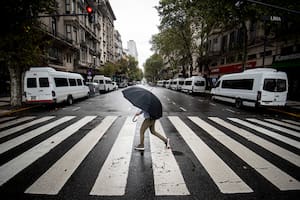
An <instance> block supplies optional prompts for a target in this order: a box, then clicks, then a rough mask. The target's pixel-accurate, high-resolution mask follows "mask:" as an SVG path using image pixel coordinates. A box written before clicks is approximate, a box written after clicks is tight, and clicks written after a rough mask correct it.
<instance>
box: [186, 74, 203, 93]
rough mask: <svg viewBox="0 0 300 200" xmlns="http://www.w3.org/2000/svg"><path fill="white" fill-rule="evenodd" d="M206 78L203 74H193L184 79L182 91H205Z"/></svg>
mask: <svg viewBox="0 0 300 200" xmlns="http://www.w3.org/2000/svg"><path fill="white" fill-rule="evenodd" d="M205 87H206V80H205V78H203V77H202V76H192V77H190V78H186V79H185V80H184V84H183V85H182V87H181V91H183V92H187V93H204V92H205Z"/></svg>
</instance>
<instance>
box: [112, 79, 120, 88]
mask: <svg viewBox="0 0 300 200" xmlns="http://www.w3.org/2000/svg"><path fill="white" fill-rule="evenodd" d="M112 84H113V90H117V89H118V88H119V86H118V84H117V82H114V81H113V82H112Z"/></svg>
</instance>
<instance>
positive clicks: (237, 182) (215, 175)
mask: <svg viewBox="0 0 300 200" xmlns="http://www.w3.org/2000/svg"><path fill="white" fill-rule="evenodd" d="M169 119H170V121H171V122H172V124H173V125H174V126H175V128H176V129H177V131H178V132H179V133H180V135H181V136H182V137H183V139H184V140H185V142H186V143H187V145H188V146H189V147H190V148H191V150H192V151H193V152H194V154H195V156H196V157H197V158H198V160H199V161H200V163H201V164H202V165H203V167H204V168H205V169H206V171H207V172H208V173H209V175H210V177H211V178H212V179H213V180H214V182H215V184H216V185H217V186H218V188H219V189H220V191H221V192H222V193H249V192H253V191H252V189H251V188H250V187H249V186H248V185H247V184H246V183H244V181H243V180H242V179H241V178H240V177H239V176H238V175H236V174H235V173H234V172H233V171H232V169H231V168H230V167H229V166H228V165H226V163H225V162H223V161H222V159H221V158H220V157H219V156H217V155H216V154H215V153H214V152H213V150H212V149H210V148H209V147H208V146H207V145H206V144H205V143H204V142H203V141H202V140H201V139H200V138H199V137H198V136H197V135H196V134H195V133H194V132H193V131H192V130H191V129H190V128H189V127H188V126H187V125H185V124H184V123H183V122H182V121H181V120H180V119H179V117H175V116H170V117H169Z"/></svg>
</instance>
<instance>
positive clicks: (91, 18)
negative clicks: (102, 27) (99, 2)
mask: <svg viewBox="0 0 300 200" xmlns="http://www.w3.org/2000/svg"><path fill="white" fill-rule="evenodd" d="M86 12H87V13H88V19H89V22H90V23H93V22H94V11H93V8H92V7H91V6H87V7H86Z"/></svg>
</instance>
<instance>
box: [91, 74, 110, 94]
mask: <svg viewBox="0 0 300 200" xmlns="http://www.w3.org/2000/svg"><path fill="white" fill-rule="evenodd" d="M93 82H95V83H98V84H99V91H100V92H110V91H113V90H114V85H113V83H112V80H111V78H109V77H106V76H104V75H95V76H94V78H93Z"/></svg>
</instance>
